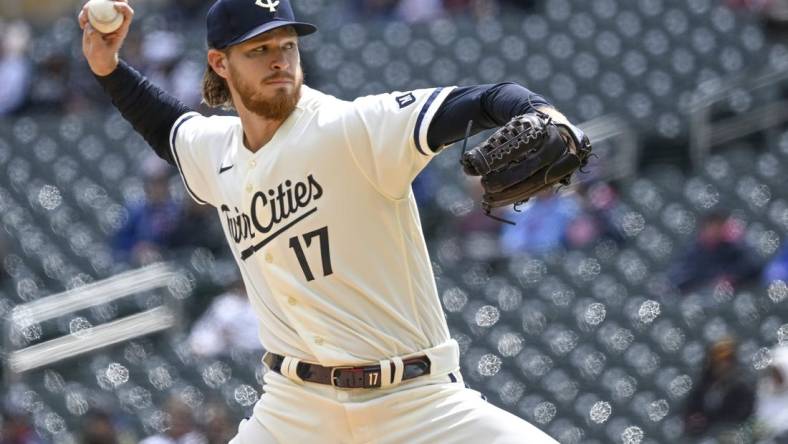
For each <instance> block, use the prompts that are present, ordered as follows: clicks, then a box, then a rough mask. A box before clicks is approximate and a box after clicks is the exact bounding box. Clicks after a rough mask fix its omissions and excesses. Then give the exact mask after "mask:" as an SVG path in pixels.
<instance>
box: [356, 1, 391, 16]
mask: <svg viewBox="0 0 788 444" xmlns="http://www.w3.org/2000/svg"><path fill="white" fill-rule="evenodd" d="M398 1H399V0H351V1H350V2H348V4H349V6H350V12H351V13H355V15H357V16H358V17H359V18H361V19H389V20H390V19H393V18H394V17H395V12H396V9H397V3H398Z"/></svg>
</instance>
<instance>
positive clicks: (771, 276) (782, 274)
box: [763, 242, 788, 285]
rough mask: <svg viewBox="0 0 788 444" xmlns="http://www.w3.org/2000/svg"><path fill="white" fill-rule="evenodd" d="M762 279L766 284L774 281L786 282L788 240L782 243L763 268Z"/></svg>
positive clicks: (787, 275) (787, 274)
mask: <svg viewBox="0 0 788 444" xmlns="http://www.w3.org/2000/svg"><path fill="white" fill-rule="evenodd" d="M763 280H764V281H765V283H766V285H769V283H771V282H774V281H783V282H788V242H786V243H785V244H783V246H782V248H781V249H780V251H778V252H777V255H775V256H774V257H773V258H772V260H771V261H769V263H768V264H766V268H765V269H764V270H763Z"/></svg>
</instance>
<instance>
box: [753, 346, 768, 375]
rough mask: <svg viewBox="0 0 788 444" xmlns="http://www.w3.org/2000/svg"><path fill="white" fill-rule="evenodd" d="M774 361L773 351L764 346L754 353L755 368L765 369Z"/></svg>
mask: <svg viewBox="0 0 788 444" xmlns="http://www.w3.org/2000/svg"><path fill="white" fill-rule="evenodd" d="M771 363H772V351H771V350H769V349H768V348H766V347H763V348H761V349H759V350H758V351H756V352H755V353H754V354H753V355H752V366H753V367H754V368H755V370H763V369H765V368H766V367H768V366H769V364H771Z"/></svg>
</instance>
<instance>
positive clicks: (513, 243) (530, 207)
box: [501, 189, 580, 255]
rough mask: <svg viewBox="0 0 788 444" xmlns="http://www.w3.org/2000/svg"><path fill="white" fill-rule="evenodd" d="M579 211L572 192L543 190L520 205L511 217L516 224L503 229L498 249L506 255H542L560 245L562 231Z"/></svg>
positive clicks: (563, 235)
mask: <svg viewBox="0 0 788 444" xmlns="http://www.w3.org/2000/svg"><path fill="white" fill-rule="evenodd" d="M579 212H580V204H579V203H578V201H577V198H576V197H575V196H574V195H571V194H570V195H559V194H556V193H555V191H553V190H552V189H547V190H544V191H542V192H540V193H539V194H537V195H536V196H534V197H533V199H531V201H530V202H529V203H528V204H526V205H525V206H524V208H523V209H522V213H520V214H517V215H514V217H511V219H512V220H513V221H514V222H516V223H517V225H506V226H505V227H504V228H503V232H502V233H501V250H502V251H503V253H504V254H509V255H512V254H518V253H527V254H532V255H543V254H546V253H549V252H551V251H553V250H556V249H558V248H560V247H562V246H563V245H564V240H565V234H566V230H567V228H568V227H569V224H570V223H571V222H572V221H573V220H574V218H575V217H577V215H578V213H579ZM510 216H511V215H510Z"/></svg>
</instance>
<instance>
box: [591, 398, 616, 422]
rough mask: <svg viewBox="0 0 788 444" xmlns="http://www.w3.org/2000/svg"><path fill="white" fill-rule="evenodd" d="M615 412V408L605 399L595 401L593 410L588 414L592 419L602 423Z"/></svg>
mask: <svg viewBox="0 0 788 444" xmlns="http://www.w3.org/2000/svg"><path fill="white" fill-rule="evenodd" d="M612 412H613V408H612V407H610V403H609V402H605V401H597V402H596V403H594V406H593V407H591V411H589V412H588V416H589V417H590V418H591V421H593V422H595V423H597V424H602V423H604V422H605V421H607V419H608V418H610V414H611V413H612Z"/></svg>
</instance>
